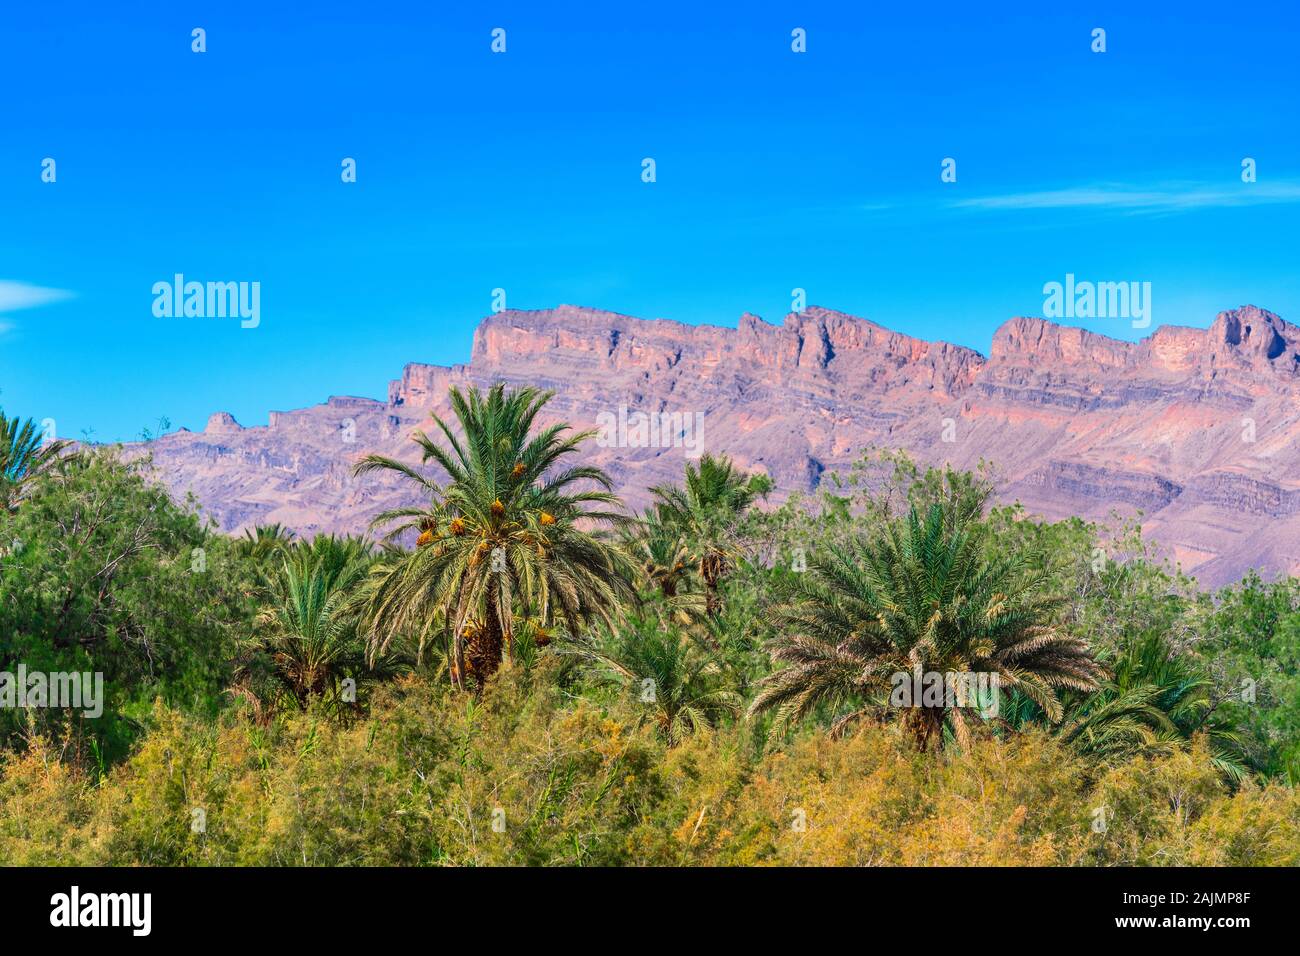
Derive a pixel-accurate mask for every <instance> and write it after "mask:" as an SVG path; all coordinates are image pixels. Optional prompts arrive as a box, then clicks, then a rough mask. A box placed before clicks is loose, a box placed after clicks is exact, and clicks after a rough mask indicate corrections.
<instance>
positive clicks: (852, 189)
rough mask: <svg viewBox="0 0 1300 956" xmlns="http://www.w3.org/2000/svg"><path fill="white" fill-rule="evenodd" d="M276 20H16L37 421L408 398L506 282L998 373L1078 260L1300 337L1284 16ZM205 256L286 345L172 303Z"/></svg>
mask: <svg viewBox="0 0 1300 956" xmlns="http://www.w3.org/2000/svg"><path fill="white" fill-rule="evenodd" d="M268 6H269V5H268V4H265V3H244V2H222V3H210V4H209V3H186V2H151V0H142V2H134V3H130V4H127V5H111V6H108V7H104V6H102V5H99V4H90V3H81V2H71V3H65V4H61V5H59V6H58V7H56V8H49V7H46V6H43V5H39V4H10V5H8V6H7V7H6V9H5V12H4V14H3V23H0V81H2V82H3V85H4V89H5V95H4V100H3V102H4V107H3V110H2V111H0V405H3V406H4V408H5V410H6V412H8V413H9V414H21V415H24V416H31V417H35V418H37V419H42V418H46V417H52V418H54V419H55V420H56V422H57V423H58V430H59V433H60V434H61V435H63V436H66V437H80V436H81V435H82V434H83V431H84V430H87V429H93V437H94V438H95V439H97V440H118V439H129V438H132V437H135V436H136V435H137V434H138V433H139V431H140V430H141V429H142V428H143V427H146V426H150V427H153V426H154V423H156V421H157V420H158V419H159V417H161V416H166V417H167V418H169V419H170V420H171V422H172V423H173V425H176V426H180V425H184V426H187V427H190V428H201V427H202V426H203V424H204V422H205V421H206V418H207V416H208V414H209V413H211V412H213V411H216V410H228V411H230V412H232V413H233V414H234V415H235V416H236V418H238V419H239V420H240V421H241V422H242V423H244V424H261V423H265V421H266V417H267V412H268V411H270V410H273V409H284V408H294V407H300V406H303V405H309V404H313V403H316V402H320V401H323V400H324V399H325V398H326V397H327V396H328V395H330V394H359V395H371V396H375V397H381V396H383V395H384V394H385V389H386V383H387V381H388V380H389V379H391V378H394V377H396V376H397V375H398V374H399V372H400V370H401V367H402V365H403V364H404V363H406V362H409V361H423V362H436V363H442V364H450V363H452V362H457V361H464V360H466V359H467V358H468V355H469V348H470V341H471V337H472V335H473V330H474V327H475V325H476V323H477V322H478V320H479V319H480V318H481V317H482V316H483V315H485V314H486V313H488V311H489V310H490V306H491V294H492V290H493V289H494V288H497V287H502V288H504V289H505V290H506V292H507V297H508V304H509V305H510V306H512V307H517V308H544V307H548V306H553V305H556V304H559V303H562V302H568V303H578V304H584V305H591V306H596V307H601V308H607V309H612V310H616V311H620V312H626V313H630V314H633V315H640V316H645V317H664V318H673V319H678V320H680V321H685V322H711V323H716V324H726V325H731V324H734V323H735V321H736V318H737V317H738V316H739V315H740V313H742V312H744V311H752V312H756V313H758V314H759V315H762V316H764V317H765V318H767V319H768V320H769V321H775V322H779V321H780V320H781V318H782V316H783V315H784V314H785V313H786V312H787V311H789V309H790V291H791V289H793V288H795V287H801V288H804V289H806V290H807V293H808V299H809V302H811V303H814V304H819V305H825V306H829V307H833V308H838V309H842V310H844V311H847V312H852V313H855V314H858V315H864V316H867V317H869V318H872V319H874V320H876V321H878V322H881V323H882V324H884V325H887V326H890V327H891V328H896V329H899V330H901V331H905V332H908V333H910V334H913V335H918V336H922V337H926V338H943V339H947V340H950V341H955V342H959V343H961V344H964V345H968V346H972V347H974V348H977V349H980V350H981V351H984V352H987V350H988V345H989V340H990V338H991V336H992V334H993V331H994V329H995V328H996V327H997V326H998V325H999V324H1000V323H1001V322H1002V321H1004V320H1005V319H1006V318H1008V317H1010V316H1012V315H1021V314H1029V315H1034V314H1041V313H1042V311H1043V292H1042V288H1043V284H1044V283H1046V282H1049V281H1054V280H1056V281H1060V280H1063V278H1064V276H1065V274H1066V273H1074V274H1075V275H1076V276H1078V277H1079V278H1080V279H1092V280H1097V281H1128V280H1132V281H1149V282H1151V283H1152V310H1153V315H1154V320H1155V321H1154V324H1155V325H1161V324H1171V323H1172V324H1187V325H1206V324H1208V323H1209V322H1210V321H1211V320H1212V318H1213V316H1214V314H1215V313H1216V312H1217V311H1218V310H1220V309H1224V308H1229V307H1233V306H1237V305H1240V304H1243V303H1247V302H1250V303H1254V304H1256V305H1260V306H1262V307H1265V308H1270V309H1272V310H1274V311H1276V312H1278V313H1279V314H1281V315H1282V316H1283V317H1285V318H1288V319H1291V320H1293V321H1297V320H1300V269H1298V268H1297V265H1296V259H1297V253H1296V225H1297V222H1298V221H1300V106H1298V100H1300V57H1296V56H1295V51H1294V36H1295V34H1296V28H1297V26H1300V13H1298V12H1297V11H1296V9H1295V6H1294V4H1293V3H1267V2H1265V3H1255V4H1251V5H1250V6H1249V7H1248V8H1243V7H1241V6H1240V5H1224V4H1213V5H1211V4H1207V3H1180V4H1172V3H1171V4H1164V5H1161V6H1164V7H1166V8H1167V9H1166V10H1163V11H1154V12H1153V11H1150V10H1148V11H1146V12H1141V11H1136V10H1133V9H1131V8H1133V7H1135V6H1139V5H1136V4H1131V3H1115V4H1071V3H1062V4H1052V5H1050V6H1051V7H1052V8H1053V9H1051V10H1050V11H1045V10H1044V9H1043V8H1046V7H1048V6H1049V5H1047V4H1041V3H1038V4H1025V5H1023V6H1021V5H1015V4H997V5H992V4H985V3H970V4H965V3H957V4H949V5H931V4H926V5H920V4H916V5H908V4H900V5H891V6H896V7H897V8H896V9H895V8H884V7H880V8H877V5H875V4H862V3H852V4H848V3H846V4H816V3H813V4H809V3H802V2H801V3H784V4H764V3H752V4H745V5H734V12H727V11H725V10H721V9H714V8H713V6H714V5H707V4H699V3H691V4H675V3H666V2H655V3H652V4H630V5H629V4H620V5H604V4H602V5H596V4H594V3H593V4H547V5H545V6H546V8H545V9H540V8H541V6H542V5H540V4H481V5H480V4H465V5H459V6H462V7H464V8H467V9H460V10H443V9H438V7H440V6H441V5H435V4H431V3H394V2H382V0H376V2H367V3H341V2H335V0H318V2H316V3H314V4H312V5H311V6H310V7H305V6H301V5H293V6H292V7H290V5H285V7H286V9H284V10H281V11H279V12H276V11H272V10H268V9H267V7H268ZM990 6H997V7H998V10H997V11H996V12H990V11H989V9H988V7H990ZM1140 6H1145V7H1152V6H1155V5H1148V4H1142V5H1140ZM1035 8H1038V9H1035ZM194 27H203V28H204V29H205V30H206V31H207V52H206V53H202V54H196V53H193V52H191V30H192V29H193V28H194ZM494 27H503V28H505V29H506V31H507V33H506V38H507V52H506V53H505V54H503V55H496V54H493V53H492V52H491V50H490V42H491V36H490V33H491V30H492V29H493V28H494ZM795 27H802V28H804V29H806V30H807V36H808V41H807V42H808V52H807V53H805V54H795V53H792V52H791V49H790V42H791V39H790V32H791V30H792V29H793V28H795ZM1095 27H1102V28H1104V29H1105V30H1106V44H1107V50H1106V52H1105V53H1104V54H1094V53H1092V52H1091V50H1090V44H1091V31H1092V30H1093V29H1094V28H1095ZM45 157H51V158H54V159H55V161H56V163H57V167H56V170H57V181H56V182H54V183H44V182H42V181H41V162H42V160H43V159H44V158H45ZM344 157H353V158H355V159H356V161H357V174H358V176H357V182H356V183H353V184H344V183H342V182H341V181H340V164H341V161H342V159H343V158H344ZM644 157H653V158H654V159H655V161H656V164H657V182H655V183H652V184H647V183H643V182H642V181H641V161H642V159H643V158H644ZM945 157H952V158H954V159H956V160H957V172H958V177H957V182H956V183H942V182H940V175H939V174H940V162H941V160H942V159H943V158H945ZM1243 157H1252V158H1254V159H1255V160H1256V162H1257V164H1258V181H1257V182H1256V183H1253V184H1245V183H1242V182H1241V177H1240V172H1241V161H1242V159H1243ZM177 272H180V273H184V274H185V275H186V277H187V278H188V279H198V280H201V281H207V280H213V281H258V282H260V283H261V322H260V325H259V326H258V328H256V329H241V328H240V326H239V323H238V321H236V320H229V319H227V320H220V319H193V318H191V319H183V318H182V319H176V318H172V319H166V318H157V317H155V316H154V315H153V312H152V304H153V296H152V293H151V288H152V286H153V284H154V283H155V282H158V281H163V280H170V279H171V277H172V276H173V275H174V274H175V273H177ZM1081 324H1085V325H1088V326H1089V327H1091V328H1094V329H1096V330H1097V331H1101V332H1105V333H1107V334H1111V335H1116V336H1119V337H1126V338H1132V337H1135V336H1136V335H1138V334H1139V333H1137V332H1135V331H1134V330H1133V329H1132V328H1131V327H1130V324H1129V323H1128V322H1127V321H1124V320H1116V319H1096V320H1084V321H1082V322H1081Z"/></svg>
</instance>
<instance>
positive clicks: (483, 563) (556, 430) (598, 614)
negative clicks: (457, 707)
mask: <svg viewBox="0 0 1300 956" xmlns="http://www.w3.org/2000/svg"><path fill="white" fill-rule="evenodd" d="M551 394H552V393H550V392H540V391H538V390H537V389H534V388H521V389H518V390H509V391H508V390H507V389H506V388H505V386H503V385H500V384H498V385H494V386H493V387H492V388H491V389H490V390H488V392H487V393H486V394H483V393H480V392H479V390H478V389H476V388H470V389H469V390H468V391H467V392H462V391H461V390H460V389H458V388H454V387H453V388H452V389H451V392H450V399H451V407H452V411H453V413H454V415H455V418H456V422H457V423H458V424H459V426H460V427H459V430H458V431H459V434H458V433H457V431H455V430H453V429H452V427H451V426H450V425H449V424H448V423H447V422H446V421H444V420H443V419H442V418H440V417H438V416H434V423H435V424H436V425H437V426H438V429H439V430H440V431H441V433H442V438H443V439H444V442H445V447H444V445H443V444H439V443H435V442H434V441H433V440H432V439H430V438H429V437H428V436H427V435H426V434H425V433H424V432H422V431H417V432H415V433H414V434H413V435H412V438H413V439H414V440H415V441H416V442H417V443H418V444H419V445H420V448H421V450H422V452H423V464H426V465H427V464H428V463H429V462H431V461H432V462H433V463H435V464H437V465H438V466H439V467H440V468H441V470H442V471H443V472H445V473H446V475H447V476H448V481H447V483H446V484H445V485H439V484H438V483H436V482H435V481H433V480H432V479H431V478H429V477H427V476H425V475H423V474H421V473H420V472H419V471H418V470H417V469H415V468H413V467H411V466H409V465H406V464H404V463H402V462H399V461H396V460H395V459H392V458H386V457H384V456H381V455H370V456H367V457H366V458H364V459H362V461H360V462H359V463H358V464H357V466H356V468H355V473H356V474H358V475H360V474H366V473H368V472H371V471H381V470H386V471H393V472H396V473H398V474H399V475H401V476H403V477H404V478H406V479H408V480H410V481H412V482H414V483H415V484H416V485H417V486H418V487H419V488H420V490H421V491H422V492H423V493H424V494H427V495H428V496H429V500H430V504H429V505H428V506H426V507H412V508H397V509H393V510H391V511H387V512H384V513H383V514H381V515H379V516H378V517H376V519H375V525H376V526H379V525H384V524H388V525H392V526H393V527H391V529H390V531H389V532H388V538H389V539H393V538H395V537H396V536H398V535H401V534H403V533H405V532H410V531H418V532H419V538H418V539H417V542H416V547H415V549H414V550H413V551H411V552H408V553H406V554H404V555H402V556H401V557H400V558H398V559H396V560H394V561H393V562H392V563H391V564H390V565H389V566H388V567H387V569H386V571H385V572H384V573H383V577H382V580H380V581H378V582H376V583H375V585H374V587H373V591H372V594H371V599H370V601H369V604H368V607H367V610H366V617H367V620H368V622H369V627H370V633H371V638H372V644H371V647H372V652H373V651H374V650H381V649H382V648H384V647H386V646H387V642H388V641H389V640H390V639H391V637H392V635H394V634H398V633H407V634H419V633H424V632H427V631H429V630H431V629H433V628H437V627H445V628H447V629H448V630H449V631H450V637H451V641H450V646H451V654H452V669H451V670H452V679H453V681H454V682H455V683H456V684H457V685H458V686H463V685H464V679H465V677H466V675H467V674H469V673H472V674H473V675H474V676H475V677H476V679H477V680H478V681H479V682H480V686H481V683H482V682H483V681H485V680H486V679H487V678H489V677H491V676H492V674H494V673H495V672H496V670H497V669H498V667H500V665H501V662H502V660H503V658H505V657H507V656H509V655H510V654H511V653H512V652H513V644H514V638H515V619H516V615H522V616H524V617H532V618H535V619H536V620H537V621H539V622H540V623H541V625H542V626H543V627H549V626H550V625H552V624H553V623H554V622H556V621H559V622H561V623H562V624H563V625H564V626H565V627H567V628H570V629H574V628H576V627H578V626H579V625H580V624H583V623H586V622H588V621H591V620H601V621H606V622H609V621H612V620H613V619H614V618H615V617H616V615H617V614H618V613H619V610H620V607H621V606H622V604H623V603H624V602H625V601H626V600H628V599H630V598H631V597H633V596H634V591H633V588H632V586H631V583H630V575H631V569H630V567H629V562H628V561H627V559H626V556H625V555H624V554H623V553H622V552H621V550H620V549H619V548H617V547H616V546H614V545H612V544H611V543H609V542H608V541H607V540H605V539H604V538H603V537H602V536H601V535H599V534H597V533H596V532H595V531H594V530H591V529H592V528H593V526H595V527H599V526H602V525H603V526H613V527H615V528H617V527H619V526H621V525H622V524H624V523H625V522H626V521H627V517H626V516H625V515H624V514H622V513H621V512H619V511H617V510H616V509H617V508H618V507H619V505H620V502H619V499H618V498H617V496H615V495H614V494H613V492H612V490H611V489H612V487H613V486H612V483H611V481H610V479H609V477H608V476H607V475H606V474H605V473H604V472H603V471H601V470H600V469H598V468H593V467H589V466H582V465H576V466H570V467H567V468H563V469H560V468H559V466H560V465H561V464H562V462H563V460H564V459H565V458H567V457H568V456H569V455H572V454H574V453H575V452H576V451H577V450H578V446H579V445H580V444H581V443H582V442H583V441H584V440H586V439H587V438H589V437H590V436H592V435H593V434H595V433H594V432H592V431H587V432H579V433H572V434H567V435H566V434H565V433H566V432H569V431H570V429H569V426H568V425H567V424H563V423H561V424H556V425H551V426H549V427H546V428H542V429H540V430H538V432H537V433H536V434H532V432H533V424H534V421H535V419H536V418H537V415H538V413H539V412H540V411H541V409H542V407H543V406H544V405H545V404H546V403H547V401H549V400H550V398H551ZM584 483H586V484H587V485H588V486H591V485H594V486H595V487H594V488H593V487H588V488H586V489H581V488H578V487H575V486H580V485H582V484H584Z"/></svg>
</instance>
